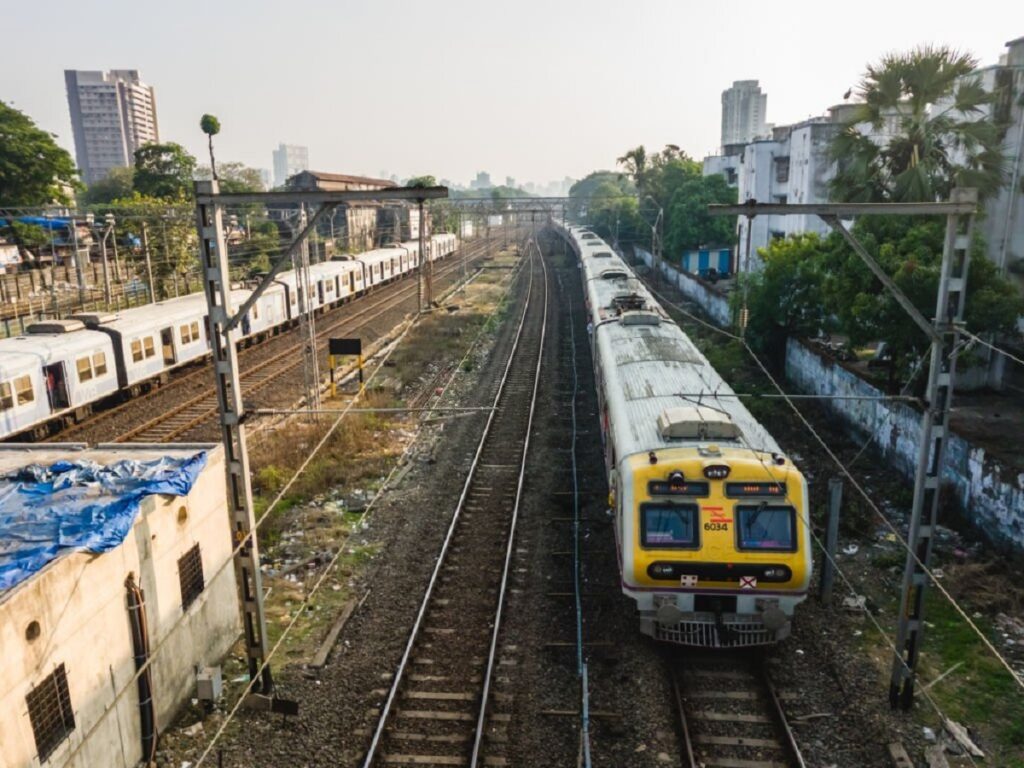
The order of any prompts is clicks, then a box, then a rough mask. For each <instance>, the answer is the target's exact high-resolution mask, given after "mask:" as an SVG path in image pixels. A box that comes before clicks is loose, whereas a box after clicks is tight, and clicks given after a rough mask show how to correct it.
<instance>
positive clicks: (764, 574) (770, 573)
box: [761, 565, 791, 581]
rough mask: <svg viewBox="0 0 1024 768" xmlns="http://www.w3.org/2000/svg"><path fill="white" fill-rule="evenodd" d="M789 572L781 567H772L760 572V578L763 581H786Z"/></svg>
mask: <svg viewBox="0 0 1024 768" xmlns="http://www.w3.org/2000/svg"><path fill="white" fill-rule="evenodd" d="M790 573H791V571H790V570H789V568H787V567H785V566H783V565H774V566H769V567H768V568H765V569H764V570H763V571H761V578H762V579H763V580H765V581H788V580H789V577H790Z"/></svg>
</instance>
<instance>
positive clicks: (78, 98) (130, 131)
mask: <svg viewBox="0 0 1024 768" xmlns="http://www.w3.org/2000/svg"><path fill="white" fill-rule="evenodd" d="M64 82H65V84H66V85H67V90H68V107H69V108H70V110H71V129H72V133H73V134H74V137H75V157H76V159H77V160H78V168H79V170H80V171H81V174H82V180H83V181H85V183H86V184H93V183H95V182H97V181H100V180H101V179H103V178H104V177H105V176H106V175H107V174H108V173H109V172H110V169H111V168H124V167H127V166H130V165H131V164H132V163H133V162H134V158H135V150H137V149H138V148H139V147H141V146H143V145H144V144H149V143H152V142H158V141H160V131H159V129H158V127H157V120H156V96H155V95H154V93H153V88H152V86H149V85H146V84H145V83H144V82H142V79H141V78H140V77H139V73H138V71H137V70H134V69H112V70H110V71H109V72H91V71H83V70H75V69H66V70H64Z"/></svg>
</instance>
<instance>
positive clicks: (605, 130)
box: [0, 0, 1024, 182]
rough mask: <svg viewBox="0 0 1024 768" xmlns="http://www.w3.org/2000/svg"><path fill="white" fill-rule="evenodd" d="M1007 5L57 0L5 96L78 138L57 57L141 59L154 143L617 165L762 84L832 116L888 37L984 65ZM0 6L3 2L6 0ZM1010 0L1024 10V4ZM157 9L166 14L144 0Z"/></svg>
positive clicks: (433, 163)
mask: <svg viewBox="0 0 1024 768" xmlns="http://www.w3.org/2000/svg"><path fill="white" fill-rule="evenodd" d="M1014 5H1015V2H1014V0H975V2H972V3H970V5H969V6H965V5H964V4H963V3H962V2H956V3H954V2H947V1H946V0H928V1H927V2H921V1H920V0H914V2H908V1H906V0H887V1H886V2H879V1H877V0H862V1H861V2H858V3H853V4H851V3H843V4H840V3H837V2H834V1H833V2H829V0H808V1H806V2H805V1H804V0H799V1H797V0H782V2H778V1H776V2H771V3H769V2H746V0H732V1H731V2H725V1H722V0H717V1H715V2H703V3H695V2H684V1H683V0H676V1H675V2H669V1H668V0H649V1H647V0H632V2H623V1H613V0H588V1H587V2H582V1H579V2H567V1H564V0H544V1H543V2H541V1H538V0H504V2H491V1H490V0H433V1H432V2H398V1H397V0H360V1H359V2H353V1H351V0H331V1H330V2H323V1H321V0H313V1H312V2H309V1H307V2H282V0H275V1H274V2H269V1H267V0H245V1H244V2H243V1H242V0H174V2H164V3H154V2H138V1H137V0H135V1H134V2H125V1H122V0H74V2H71V1H70V0H47V1H46V2H34V3H26V2H22V3H16V4H13V5H12V6H11V9H8V10H7V11H6V12H5V13H4V14H3V17H2V19H3V20H2V22H0V36H2V45H0V51H2V52H3V55H2V57H0V58H2V61H3V64H2V67H0V99H3V100H5V101H8V102H14V104H15V105H16V106H17V107H18V108H19V109H21V110H23V111H25V112H27V113H28V114H29V115H30V116H31V117H33V118H34V119H35V120H36V121H37V122H38V123H39V124H40V125H41V126H42V127H44V128H46V129H47V130H49V131H52V132H54V133H56V134H57V136H58V138H59V140H60V142H61V144H63V145H64V146H66V147H67V148H68V149H69V150H73V143H72V138H71V128H70V119H69V117H68V105H67V97H66V94H65V89H64V79H63V70H64V69H138V70H141V72H142V76H143V78H144V79H145V80H146V81H147V82H148V83H149V84H151V85H153V86H155V88H156V95H157V108H158V117H159V121H160V133H161V138H162V139H163V140H165V141H177V142H180V143H181V144H184V145H185V146H186V147H187V148H188V149H189V150H190V151H192V152H193V153H194V154H196V155H197V156H198V157H200V159H201V158H202V157H203V153H204V152H205V142H204V136H203V135H202V133H201V132H200V130H199V117H200V115H202V114H203V113H204V112H211V113H213V114H216V115H217V116H218V117H220V119H221V123H222V125H223V129H222V132H221V135H220V136H218V137H217V140H216V142H217V154H218V158H220V159H222V160H240V161H242V162H245V163H247V164H249V165H253V166H256V167H260V168H270V167H271V154H270V153H271V151H272V150H273V148H274V147H276V146H277V144H278V142H281V141H284V142H287V143H293V144H305V145H307V146H308V147H309V152H310V163H311V165H312V167H313V168H315V169H318V170H326V171H337V172H347V173H362V174H369V175H377V174H378V173H379V172H380V171H382V170H387V171H388V172H389V173H397V174H399V175H400V176H404V175H410V174H421V173H432V174H435V175H436V176H438V177H439V178H440V177H446V178H450V179H453V180H456V181H461V182H466V181H468V179H469V178H471V177H472V176H473V175H474V174H475V172H476V171H478V170H481V169H483V170H487V171H490V173H491V175H492V178H493V179H494V180H496V181H503V180H504V177H505V176H506V175H510V176H514V177H515V178H516V179H517V180H518V181H520V182H522V181H526V180H534V181H547V180H550V179H556V178H561V177H563V176H566V175H569V176H574V177H579V176H582V175H584V174H586V173H587V172H589V171H591V170H594V169H596V168H608V167H611V166H612V165H613V164H614V161H615V158H616V157H617V156H618V155H620V154H622V152H623V151H624V150H626V149H628V148H629V147H632V146H635V145H636V144H640V143H644V144H646V145H648V147H649V148H659V147H661V146H662V145H664V144H666V143H669V142H671V143H675V144H678V145H680V146H681V147H682V148H683V149H685V150H686V151H688V152H689V153H691V154H692V155H694V156H695V157H702V156H704V155H705V154H708V153H709V152H712V151H713V150H715V148H716V147H717V145H718V141H719V130H720V109H721V102H720V98H721V91H722V90H723V89H724V88H726V87H728V86H729V85H730V84H731V82H732V81H733V80H739V79H758V80H760V81H761V86H762V88H763V89H764V90H765V91H766V92H767V94H768V120H769V121H770V122H773V123H776V124H784V123H787V122H793V121H796V120H800V119H803V118H806V117H808V116H810V115H814V114H820V113H822V112H823V111H824V110H825V109H826V108H827V107H828V106H830V105H831V104H833V103H836V102H838V101H841V100H842V95H843V93H844V92H845V91H846V89H847V88H849V87H850V86H851V85H854V84H856V82H857V80H858V78H859V76H860V74H861V72H862V71H863V69H864V65H865V64H866V63H867V62H868V61H872V60H875V59H877V58H878V57H879V55H881V54H882V53H884V52H887V51H891V50H897V49H904V48H908V47H911V46H914V45H916V44H919V43H925V42H937V43H949V44H952V45H955V46H957V47H959V48H963V49H965V50H968V51H971V52H973V53H974V54H975V55H976V56H978V57H979V58H980V60H981V61H982V63H984V64H992V63H995V62H996V60H997V58H998V56H999V55H1000V54H1001V53H1002V52H1003V51H1004V50H1005V49H1004V44H1005V43H1006V42H1007V41H1008V40H1010V39H1013V38H1015V37H1018V36H1020V35H1024V13H1019V14H1018V21H1019V22H1020V26H1019V27H1018V28H1011V27H1010V26H1009V25H1008V24H1007V23H1006V19H1007V17H1008V16H1010V15H1011V14H1008V13H1007V10H1008V9H1010V8H1012V7H1014ZM0 7H3V4H0ZM1017 7H1020V6H1017ZM156 8H160V9H161V10H160V12H159V13H158V12H157V11H156V10H155V9H156Z"/></svg>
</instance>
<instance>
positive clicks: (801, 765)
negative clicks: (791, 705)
mask: <svg viewBox="0 0 1024 768" xmlns="http://www.w3.org/2000/svg"><path fill="white" fill-rule="evenodd" d="M757 673H758V674H759V675H760V676H761V684H762V685H763V686H764V689H765V691H766V692H767V693H768V700H769V701H770V702H771V707H770V709H771V716H772V719H773V720H774V721H775V727H776V730H778V732H779V733H780V734H781V735H782V741H783V747H784V749H785V751H786V753H787V755H788V757H789V761H790V763H791V764H792V766H793V768H807V764H806V763H805V762H804V756H803V755H802V754H801V753H800V747H799V746H798V745H797V743H796V736H795V734H794V733H793V729H792V727H790V725H789V720H788V719H787V718H786V711H785V710H784V709H783V708H782V699H780V698H779V693H778V691H777V690H775V683H774V682H772V678H771V675H769V674H768V667H767V666H766V665H765V663H764V660H763V659H762V660H761V661H760V663H759V664H758V670H757Z"/></svg>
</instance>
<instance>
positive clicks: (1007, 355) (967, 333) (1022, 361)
mask: <svg viewBox="0 0 1024 768" xmlns="http://www.w3.org/2000/svg"><path fill="white" fill-rule="evenodd" d="M957 333H958V334H960V335H962V336H967V337H968V338H970V339H971V340H972V342H973V343H975V344H981V345H982V346H984V347H988V348H989V349H991V350H992V351H993V352H996V353H998V354H1000V355H1002V356H1003V357H1005V358H1007V359H1009V360H1012V361H1013V362H1015V363H1017V364H1018V365H1024V359H1022V358H1019V357H1017V356H1016V355H1015V354H1013V353H1012V352H1008V351H1007V350H1005V349H1003V348H1002V347H998V346H996V345H995V344H992V343H991V342H988V341H985V340H984V339H983V338H981V337H980V336H978V335H977V334H974V333H971V332H970V331H968V330H967V329H965V328H958V329H957Z"/></svg>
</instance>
